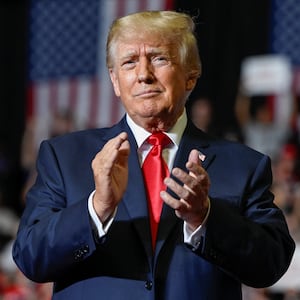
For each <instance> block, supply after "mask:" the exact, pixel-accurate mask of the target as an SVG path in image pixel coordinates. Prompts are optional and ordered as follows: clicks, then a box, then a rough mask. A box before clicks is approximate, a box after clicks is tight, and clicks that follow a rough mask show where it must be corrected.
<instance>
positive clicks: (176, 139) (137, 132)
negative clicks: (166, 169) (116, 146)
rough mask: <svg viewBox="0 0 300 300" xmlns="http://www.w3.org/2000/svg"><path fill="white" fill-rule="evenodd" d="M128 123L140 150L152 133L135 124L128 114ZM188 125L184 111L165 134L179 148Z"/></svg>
mask: <svg viewBox="0 0 300 300" xmlns="http://www.w3.org/2000/svg"><path fill="white" fill-rule="evenodd" d="M126 121H127V123H128V126H129V128H130V129H131V131H132V133H133V135H134V137H135V140H136V142H137V145H138V148H140V147H141V146H142V144H143V143H144V141H145V140H146V139H147V138H148V137H149V136H150V135H151V133H150V132H148V131H147V130H145V129H144V128H142V127H141V126H139V125H137V124H136V123H134V121H133V120H132V119H131V117H130V116H129V115H128V114H126ZM186 124H187V116H186V111H185V109H184V111H183V113H182V114H181V116H180V117H179V118H178V120H177V121H176V123H175V125H174V126H173V127H172V128H171V129H170V130H169V131H168V132H165V134H167V135H168V137H169V138H170V139H171V140H172V142H173V143H174V144H175V145H177V146H178V145H179V143H180V140H181V137H182V134H183V131H184V129H185V127H186Z"/></svg>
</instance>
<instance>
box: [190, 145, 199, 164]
mask: <svg viewBox="0 0 300 300" xmlns="http://www.w3.org/2000/svg"><path fill="white" fill-rule="evenodd" d="M188 161H190V162H193V163H195V164H199V165H200V164H201V163H200V158H199V151H198V150H196V149H193V150H192V151H191V152H190V154H189V159H188Z"/></svg>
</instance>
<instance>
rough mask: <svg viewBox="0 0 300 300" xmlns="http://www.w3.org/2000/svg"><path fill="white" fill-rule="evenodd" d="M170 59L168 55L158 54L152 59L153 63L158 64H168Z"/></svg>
mask: <svg viewBox="0 0 300 300" xmlns="http://www.w3.org/2000/svg"><path fill="white" fill-rule="evenodd" d="M168 62H169V59H168V57H167V56H165V55H158V56H155V57H153V59H152V63H154V64H156V65H166V64H168Z"/></svg>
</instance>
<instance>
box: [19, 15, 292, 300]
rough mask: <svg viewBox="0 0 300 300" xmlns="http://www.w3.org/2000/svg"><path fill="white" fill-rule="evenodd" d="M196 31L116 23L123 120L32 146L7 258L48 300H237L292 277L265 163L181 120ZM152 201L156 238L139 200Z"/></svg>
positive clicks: (115, 79) (168, 24)
mask: <svg viewBox="0 0 300 300" xmlns="http://www.w3.org/2000/svg"><path fill="white" fill-rule="evenodd" d="M193 30H194V24H193V21H192V19H191V18H190V17H189V16H187V15H185V14H182V13H176V12H171V11H162V12H141V13H136V14H132V15H129V16H126V17H123V18H120V19H118V20H116V21H115V22H114V23H113V25H112V27H111V29H110V32H109V35H108V41H107V66H108V69H109V73H110V77H111V81H112V84H113V88H114V91H115V93H116V95H117V96H118V97H120V99H121V101H122V103H123V105H124V107H125V109H126V112H127V114H126V116H125V117H124V118H123V119H122V120H121V121H120V123H118V124H117V125H115V126H113V127H112V128H106V129H95V130H88V131H82V132H77V133H72V134H69V135H65V136H63V137H58V138H54V139H51V140H49V141H45V142H43V143H42V145H41V148H40V153H39V158H38V162H37V170H38V178H37V181H36V183H35V184H34V186H33V187H32V189H31V191H30V192H29V193H28V196H27V205H26V209H25V211H24V215H23V217H22V221H21V224H20V229H19V232H18V236H17V239H16V242H15V245H14V250H13V255H14V258H15V261H16V262H17V264H18V266H19V267H20V269H21V270H22V271H23V272H24V273H25V274H26V275H27V276H28V277H29V278H30V279H32V280H34V281H38V282H46V281H54V283H55V284H54V292H53V299H72V300H76V299H89V300H93V299H105V300H109V299H114V300H115V299H122V300H127V299H128V300H145V299H157V300H171V299H172V300H174V299H175V300H176V299H178V300H183V299H186V300H187V299H188V300H193V299H195V300H196V299H197V300H198V299H209V300H213V299H218V300H220V299H222V300H223V299H230V300H236V299H241V283H244V284H247V285H250V286H254V287H263V286H268V285H271V284H273V283H274V282H275V281H276V280H278V279H279V278H280V277H281V275H282V274H283V273H284V272H285V271H286V269H287V268H288V266H289V263H290V260H291V257H292V254H293V251H294V242H293V241H292V239H291V237H290V235H289V233H288V229H287V226H286V223H285V220H284V217H283V215H282V213H281V211H280V210H279V209H278V208H277V207H276V206H275V205H274V204H273V196H272V194H271V193H270V192H269V188H270V185H271V169H270V160H269V159H268V157H266V156H264V155H262V154H260V153H258V152H256V151H253V150H251V149H249V148H247V147H245V146H242V145H238V144H233V143H228V142H225V141H218V140H215V139H212V138H210V137H209V136H207V135H206V134H205V133H204V132H202V131H200V130H199V129H197V128H196V127H195V126H193V125H192V124H191V123H190V122H189V121H187V118H186V113H185V102H186V100H187V98H188V96H189V94H190V93H191V91H192V90H193V88H194V86H195V84H196V81H197V78H198V76H199V74H200V60H199V56H198V49H197V46H196V45H197V43H196V40H195V37H194V35H193ZM161 132H164V133H165V134H166V135H167V136H168V137H169V139H168V142H167V143H166V144H167V145H166V149H165V150H164V151H163V152H164V153H163V156H165V155H166V154H167V158H166V161H167V164H168V167H169V169H170V170H171V176H168V175H166V178H165V179H164V184H165V185H166V186H167V188H168V189H167V191H158V192H157V193H156V195H154V196H152V195H148V194H147V193H148V192H149V193H151V188H148V185H147V184H148V179H146V178H148V177H147V175H149V174H147V172H146V171H144V164H145V163H146V160H147V159H148V157H149V156H150V153H151V151H152V149H153V148H154V147H156V145H155V146H152V144H151V143H150V139H148V137H149V136H150V135H151V133H153V134H154V135H155V134H156V135H160V134H161ZM164 137H165V136H164ZM148 141H149V143H150V144H149V143H148ZM152 147H153V148H152ZM159 147H161V148H162V146H159ZM162 164H163V163H162ZM166 172H167V171H166ZM143 174H144V177H145V178H144V177H143ZM150 176H152V178H154V179H156V178H158V171H156V170H154V171H153V172H152V173H151V174H150ZM150 181H151V179H150ZM158 193H160V197H161V199H162V200H161V201H160V203H162V201H163V202H164V204H163V208H162V212H161V216H160V220H159V225H158V229H157V237H156V238H153V241H152V239H151V233H150V227H151V226H150V224H152V219H151V220H150V219H149V215H151V216H152V212H151V213H150V212H148V206H149V208H150V206H151V205H152V204H149V205H148V204H147V199H148V200H149V199H150V200H152V198H154V197H155V196H157V194H158ZM153 214H154V213H153ZM153 223H154V224H155V221H154V222H153ZM156 225H157V224H156ZM154 227H155V226H154Z"/></svg>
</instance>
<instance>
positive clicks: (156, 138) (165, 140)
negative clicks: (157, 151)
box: [147, 131, 171, 147]
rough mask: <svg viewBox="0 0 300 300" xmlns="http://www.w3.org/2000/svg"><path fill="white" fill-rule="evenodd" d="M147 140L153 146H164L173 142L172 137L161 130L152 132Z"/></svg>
mask: <svg viewBox="0 0 300 300" xmlns="http://www.w3.org/2000/svg"><path fill="white" fill-rule="evenodd" d="M147 142H148V143H149V144H151V145H153V146H162V147H165V146H167V145H169V144H170V143H171V140H170V138H169V137H168V136H167V135H166V134H164V133H163V132H161V131H157V132H154V133H152V134H151V135H150V136H149V137H148V139H147Z"/></svg>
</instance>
